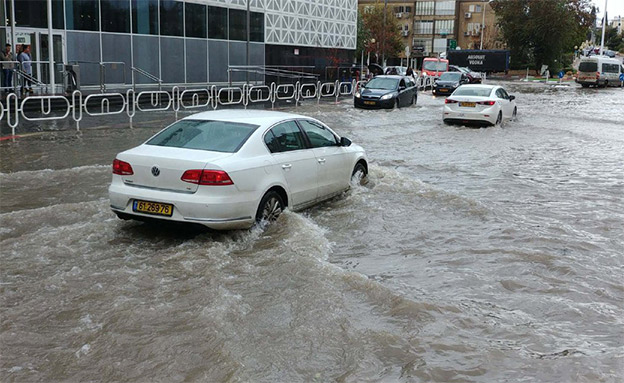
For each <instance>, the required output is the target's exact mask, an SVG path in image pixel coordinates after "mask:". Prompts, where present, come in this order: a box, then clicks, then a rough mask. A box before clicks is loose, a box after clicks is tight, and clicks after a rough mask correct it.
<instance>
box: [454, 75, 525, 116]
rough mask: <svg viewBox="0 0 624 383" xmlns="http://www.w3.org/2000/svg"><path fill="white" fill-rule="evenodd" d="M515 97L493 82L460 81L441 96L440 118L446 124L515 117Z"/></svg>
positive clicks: (516, 109)
mask: <svg viewBox="0 0 624 383" xmlns="http://www.w3.org/2000/svg"><path fill="white" fill-rule="evenodd" d="M515 99H516V97H515V96H510V95H509V94H508V93H507V91H505V89H503V88H502V87H500V86H494V85H470V84H467V85H462V86H460V87H459V88H457V90H455V91H454V92H453V94H451V95H450V96H449V97H448V98H447V99H446V100H444V112H443V116H442V118H443V120H444V122H445V123H447V124H453V123H457V124H467V125H469V124H479V125H482V124H486V125H498V124H500V123H502V122H503V120H509V119H515V118H516V116H517V114H518V108H517V107H516V101H515Z"/></svg>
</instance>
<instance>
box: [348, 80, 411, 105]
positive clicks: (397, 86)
mask: <svg viewBox="0 0 624 383" xmlns="http://www.w3.org/2000/svg"><path fill="white" fill-rule="evenodd" d="M417 91H418V88H417V87H416V83H415V82H414V79H412V78H411V77H406V76H376V77H374V78H373V79H372V80H370V81H369V82H367V83H366V85H364V87H363V88H362V89H359V90H357V91H356V92H355V94H354V95H353V105H354V106H355V107H356V108H366V109H383V108H385V109H392V108H394V107H395V106H396V107H402V106H410V105H414V104H416V100H417V97H418V92H417Z"/></svg>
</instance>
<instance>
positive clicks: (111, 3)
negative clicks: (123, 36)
mask: <svg viewBox="0 0 624 383" xmlns="http://www.w3.org/2000/svg"><path fill="white" fill-rule="evenodd" d="M100 9H101V10H102V30H103V31H105V32H123V33H130V4H129V3H128V0H101V3H100Z"/></svg>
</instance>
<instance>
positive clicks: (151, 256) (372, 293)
mask: <svg viewBox="0 0 624 383" xmlns="http://www.w3.org/2000/svg"><path fill="white" fill-rule="evenodd" d="M509 88H510V89H509V90H510V93H512V94H514V95H516V96H517V100H518V105H519V107H518V109H519V121H517V122H511V123H508V124H506V125H504V126H503V127H496V128H487V129H471V128H465V127H449V126H444V125H443V124H442V123H441V121H440V120H441V106H442V104H443V102H444V101H443V99H442V98H433V97H431V96H429V95H426V94H421V96H420V97H419V98H418V105H417V106H415V107H412V108H404V109H400V110H393V111H362V110H354V109H353V108H352V107H351V104H350V102H348V101H345V102H343V103H342V104H339V105H329V104H322V105H320V106H317V105H316V104H315V103H310V105H307V104H306V103H304V105H302V106H301V107H299V108H298V111H299V112H301V113H303V114H306V115H310V116H312V117H316V118H319V119H321V120H324V121H327V122H328V123H329V124H330V125H331V126H332V127H334V128H335V129H336V130H337V131H338V132H339V133H340V134H341V135H343V136H346V137H349V138H350V139H352V140H353V141H354V142H357V143H359V144H361V145H362V146H364V147H365V148H366V149H367V151H368V154H369V158H370V159H371V161H372V164H371V167H370V169H371V174H370V177H369V178H370V182H369V184H367V185H366V186H358V187H356V188H355V189H354V190H351V191H349V192H348V193H346V194H345V195H343V196H341V197H339V198H335V199H333V200H331V201H328V202H326V203H324V204H322V205H319V206H317V207H314V208H312V209H310V210H307V211H305V212H303V213H291V212H287V213H286V214H284V215H283V216H282V217H281V218H280V220H279V222H278V224H277V225H273V226H270V227H268V228H266V229H262V228H255V229H252V230H248V231H238V232H225V233H222V232H212V231H204V230H199V231H197V230H195V231H189V230H186V229H185V228H179V227H176V226H154V225H147V224H143V223H138V222H128V221H121V220H118V219H117V218H116V217H115V216H114V215H113V214H112V213H111V212H110V211H109V208H108V200H107V198H106V197H107V196H106V188H107V186H108V183H109V182H110V165H109V164H110V162H111V160H112V158H113V157H114V155H115V153H117V152H119V151H121V150H123V149H126V148H128V147H131V146H134V145H136V144H137V143H139V142H141V141H142V140H144V139H145V138H147V137H148V136H150V135H151V134H152V133H153V132H155V131H157V130H158V129H159V128H161V127H162V126H164V125H165V124H166V122H161V123H160V124H155V123H152V124H147V125H146V126H143V127H141V126H139V127H138V128H135V129H132V130H130V129H127V128H114V129H95V130H89V129H86V130H84V131H83V132H82V133H80V134H78V135H77V134H76V133H75V132H71V131H66V132H55V133H53V134H44V135H41V136H36V137H32V138H27V139H22V140H18V141H15V142H3V143H1V144H0V151H1V152H2V163H1V164H0V169H1V171H2V173H0V185H1V198H0V209H1V210H0V212H1V214H0V221H1V225H0V249H1V250H0V257H1V258H0V259H1V262H2V268H0V270H1V271H0V291H1V295H0V297H1V299H2V301H1V303H0V307H1V310H2V315H1V318H2V319H1V324H2V325H1V330H0V348H1V351H2V355H3V357H2V358H1V360H0V376H1V377H2V379H1V380H2V381H16V382H17V381H19V382H21V381H87V380H94V379H95V380H108V381H152V380H166V381H184V380H199V381H245V382H246V381H249V382H260V381H262V382H278V381H279V382H287V381H288V382H291V381H292V382H295V381H310V382H313V381H316V382H325V381H343V382H365V381H370V382H381V381H402V382H417V381H422V382H425V381H439V382H450V381H473V382H492V381H507V380H509V381H516V380H518V379H520V378H522V379H525V380H528V381H558V382H577V381H587V382H597V381H604V382H611V381H621V380H622V379H624V368H623V365H622V363H623V362H622V351H623V348H624V339H623V336H622V325H623V324H624V323H623V320H622V318H624V313H623V307H622V301H623V299H624V287H623V285H622V275H623V274H624V273H623V271H624V270H623V269H622V264H623V261H624V259H623V255H624V202H623V201H622V196H623V195H624V167H623V166H622V164H624V150H623V149H624V133H623V131H622V127H621V121H623V120H624V108H622V103H621V99H622V98H621V89H606V90H599V91H596V90H580V89H568V88H552V89H548V90H547V91H544V88H536V87H530V86H510V87H509Z"/></svg>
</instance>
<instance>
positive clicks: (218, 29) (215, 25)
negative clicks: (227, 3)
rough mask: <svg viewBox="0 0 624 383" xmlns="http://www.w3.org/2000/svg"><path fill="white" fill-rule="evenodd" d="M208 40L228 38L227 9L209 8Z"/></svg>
mask: <svg viewBox="0 0 624 383" xmlns="http://www.w3.org/2000/svg"><path fill="white" fill-rule="evenodd" d="M208 38H211V39H221V40H225V39H227V38H228V36H227V8H221V7H208Z"/></svg>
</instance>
